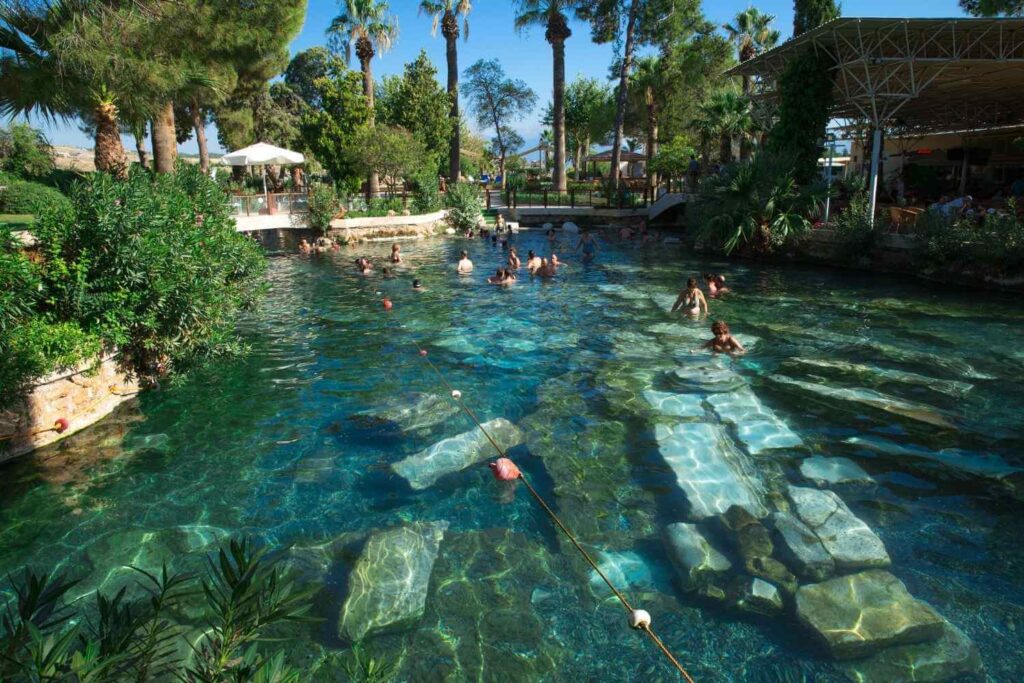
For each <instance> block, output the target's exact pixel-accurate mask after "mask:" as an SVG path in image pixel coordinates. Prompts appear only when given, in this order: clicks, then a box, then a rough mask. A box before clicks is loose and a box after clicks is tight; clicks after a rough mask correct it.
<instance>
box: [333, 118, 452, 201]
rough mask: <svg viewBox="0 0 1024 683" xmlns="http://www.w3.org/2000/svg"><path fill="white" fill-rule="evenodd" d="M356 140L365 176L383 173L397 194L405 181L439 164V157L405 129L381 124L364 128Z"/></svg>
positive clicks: (358, 160)
mask: <svg viewBox="0 0 1024 683" xmlns="http://www.w3.org/2000/svg"><path fill="white" fill-rule="evenodd" d="M353 143H354V144H353V147H352V161H353V165H354V166H355V168H356V169H357V170H358V171H359V172H360V173H362V174H363V175H367V174H369V173H370V172H376V173H379V174H380V177H381V179H382V180H383V182H384V184H385V185H387V187H388V190H389V193H390V194H394V192H395V190H396V189H397V188H398V187H399V186H400V185H401V183H402V181H404V180H409V179H411V178H412V177H413V176H415V175H417V174H419V173H421V172H423V171H424V170H425V169H427V168H430V169H432V170H433V169H436V167H437V159H436V158H435V157H434V156H433V155H432V154H429V153H428V152H427V148H426V146H424V144H423V143H422V142H420V141H419V140H418V139H417V138H416V137H415V136H414V135H413V134H412V133H410V132H409V131H408V130H406V129H405V128H400V127H398V126H387V125H379V124H378V125H376V126H374V127H372V128H371V127H364V128H362V129H361V130H360V131H359V132H358V133H357V134H356V135H355V137H354V140H353Z"/></svg>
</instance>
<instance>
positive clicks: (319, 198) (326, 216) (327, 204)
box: [309, 185, 341, 235]
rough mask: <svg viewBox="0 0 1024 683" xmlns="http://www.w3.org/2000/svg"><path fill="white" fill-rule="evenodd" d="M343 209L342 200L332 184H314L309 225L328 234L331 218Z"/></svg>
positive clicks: (310, 199)
mask: <svg viewBox="0 0 1024 683" xmlns="http://www.w3.org/2000/svg"><path fill="white" fill-rule="evenodd" d="M339 209H341V200H339V198H338V193H337V192H336V191H335V190H334V188H333V187H332V186H331V185H314V186H313V187H312V189H310V191H309V227H311V228H313V229H314V230H316V231H317V232H318V233H320V234H321V235H326V234H327V231H328V230H329V229H330V227H331V219H333V218H334V216H335V215H336V214H337V213H338V210H339Z"/></svg>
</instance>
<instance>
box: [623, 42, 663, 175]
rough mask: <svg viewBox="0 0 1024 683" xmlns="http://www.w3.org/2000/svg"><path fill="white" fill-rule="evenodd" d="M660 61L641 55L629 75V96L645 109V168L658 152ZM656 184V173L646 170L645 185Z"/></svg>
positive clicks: (661, 88)
mask: <svg viewBox="0 0 1024 683" xmlns="http://www.w3.org/2000/svg"><path fill="white" fill-rule="evenodd" d="M662 72H663V69H662V68H661V64H660V61H659V60H658V58H657V57H642V58H640V59H638V60H637V61H636V70H635V71H634V72H633V74H632V76H631V77H630V85H631V88H630V93H631V97H634V98H637V99H639V102H638V103H637V104H639V105H640V106H641V107H642V108H643V109H644V110H645V111H644V113H645V117H644V118H645V119H646V120H645V124H644V133H645V135H646V137H647V140H646V142H645V143H644V151H645V152H646V154H647V168H648V169H650V168H651V159H653V158H654V156H655V155H656V154H657V153H658V116H659V107H660V104H661V102H660V98H659V94H660V93H662V92H664V89H663V86H664V84H663V82H662ZM656 184H657V175H656V174H654V173H651V172H650V170H648V172H647V186H648V187H654V186H655V185H656Z"/></svg>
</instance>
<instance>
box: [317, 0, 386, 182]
mask: <svg viewBox="0 0 1024 683" xmlns="http://www.w3.org/2000/svg"><path fill="white" fill-rule="evenodd" d="M327 35H328V36H329V37H330V39H331V41H332V43H334V44H335V45H336V46H340V47H341V49H342V50H343V51H344V52H345V61H346V62H349V61H351V60H352V48H353V46H354V47H355V50H356V57H357V58H358V59H359V67H360V69H361V70H362V72H363V96H364V97H366V99H367V102H368V103H369V105H370V125H371V126H372V125H373V119H374V114H373V71H372V69H371V67H370V60H372V59H373V57H374V55H376V54H377V53H384V52H387V51H388V50H390V49H391V46H392V45H393V44H394V42H395V40H397V39H398V21H397V19H395V17H392V16H389V15H388V3H387V1H386V0H342V5H341V13H340V14H338V16H336V17H334V19H332V20H331V25H330V27H328V29H327ZM367 181H368V182H367V194H368V195H369V196H370V197H373V196H375V195H376V194H377V193H378V192H379V191H380V182H379V180H378V178H377V173H376V172H372V173H370V176H369V178H368V179H367Z"/></svg>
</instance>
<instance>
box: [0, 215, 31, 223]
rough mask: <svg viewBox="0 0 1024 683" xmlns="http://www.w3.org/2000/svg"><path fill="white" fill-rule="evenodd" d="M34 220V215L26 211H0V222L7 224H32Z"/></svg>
mask: <svg viewBox="0 0 1024 683" xmlns="http://www.w3.org/2000/svg"><path fill="white" fill-rule="evenodd" d="M35 222H36V219H35V216H32V215H30V214H27V213H0V223H7V224H8V225H32V224H33V223H35Z"/></svg>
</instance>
